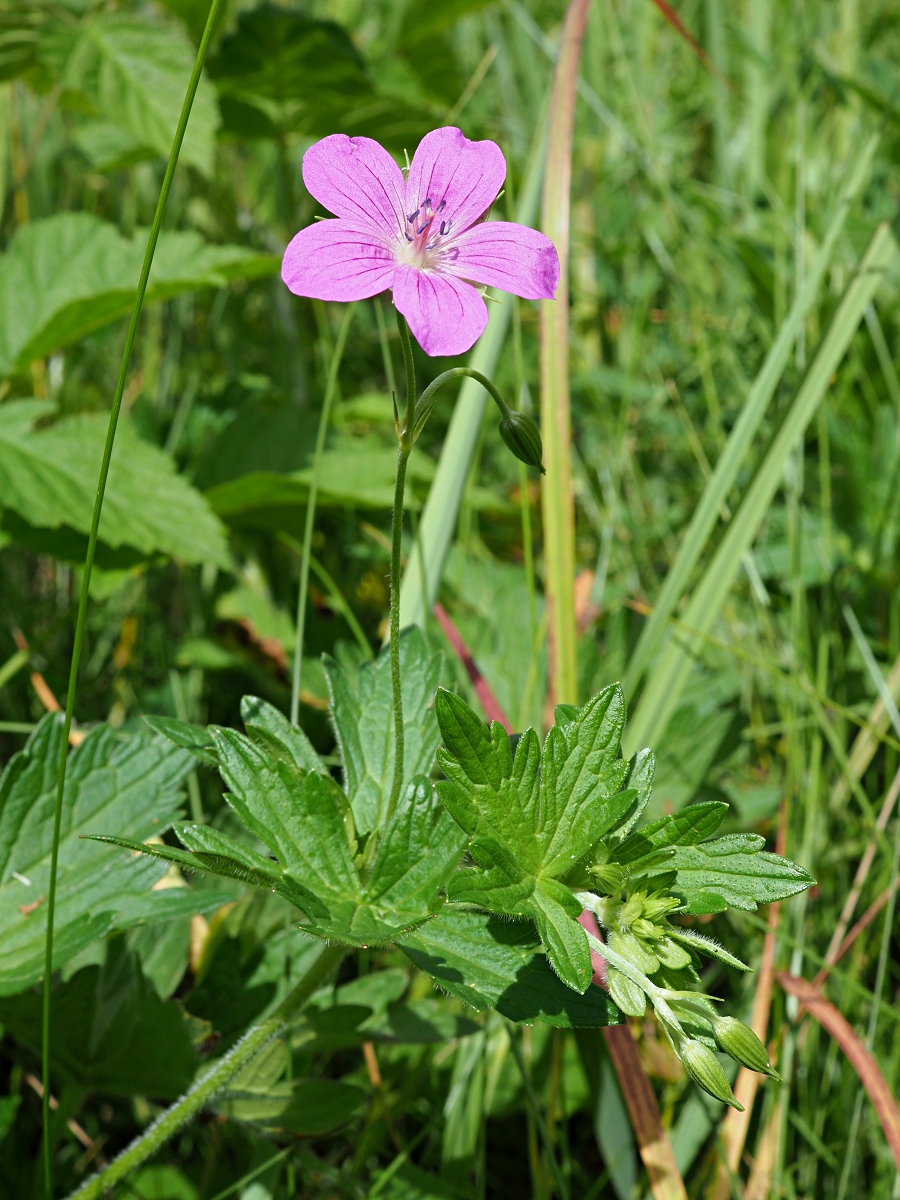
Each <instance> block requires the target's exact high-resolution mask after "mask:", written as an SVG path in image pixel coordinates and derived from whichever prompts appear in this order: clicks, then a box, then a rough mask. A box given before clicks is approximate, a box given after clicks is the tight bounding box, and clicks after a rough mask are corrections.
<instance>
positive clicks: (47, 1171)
mask: <svg viewBox="0 0 900 1200" xmlns="http://www.w3.org/2000/svg"><path fill="white" fill-rule="evenodd" d="M221 3H222V0H211V3H210V6H209V13H208V14H207V18H206V27H205V29H204V30H203V37H202V38H201V39H200V45H199V47H198V49H197V57H196V59H195V60H194V69H193V71H192V72H191V78H190V80H189V82H188V86H187V92H186V93H185V97H184V104H183V105H182V107H181V116H180V117H179V118H178V127H177V129H176V130H175V138H174V140H173V142H172V149H171V151H170V152H169V161H168V163H167V164H166V172H165V175H164V176H163V182H162V188H161V189H160V193H159V200H158V201H157V204H156V212H155V213H154V215H153V224H152V225H151V227H150V237H149V238H148V239H147V249H146V251H145V252H144V262H143V266H142V267H141V275H140V279H139V281H138V287H137V295H136V296H135V300H134V308H133V309H132V312H131V321H130V322H129V325H128V334H127V336H126V338H125V348H124V350H123V352H122V363H121V366H120V367H119V378H118V380H117V382H116V391H115V395H114V397H113V404H112V410H111V412H110V414H109V426H108V428H107V431H106V444H105V446H104V447H103V459H102V461H101V464H100V477H99V479H98V481H97V494H96V497H95V499H94V511H93V514H92V516H91V529H90V534H89V537H88V547H87V555H86V556H85V560H84V573H83V575H82V577H81V595H80V597H79V600H78V616H77V619H76V622H75V640H74V643H73V646H72V661H71V664H70V666H69V686H68V690H67V692H66V711H65V716H64V718H63V738H62V745H61V748H60V753H59V770H58V772H57V780H56V806H55V809H54V813H53V843H52V846H51V850H50V882H49V887H48V891H47V935H46V943H45V953H44V1000H43V1016H42V1057H43V1064H42V1075H43V1084H44V1096H43V1101H42V1106H43V1133H44V1137H43V1157H44V1186H45V1189H46V1193H47V1197H48V1200H49V1198H50V1197H52V1195H53V1156H52V1145H51V1132H50V1005H51V990H50V985H51V975H52V973H53V921H54V917H55V915H56V882H57V873H58V869H59V836H60V826H61V823H62V807H63V796H64V794H65V787H66V764H67V762H68V748H69V733H70V731H71V728H72V713H73V711H74V708H75V689H76V685H77V682H78V667H79V664H80V662H81V649H82V646H83V644H84V626H85V620H86V618H87V602H88V594H89V590H90V584H91V572H92V570H93V566H94V554H95V552H96V549H97V535H98V533H99V530H100V514H101V512H102V510H103V498H104V495H105V494H106V480H107V477H108V475H109V464H110V460H111V458H112V452H113V443H114V442H115V438H116V427H117V425H118V422H119V413H120V411H121V409H122V396H123V394H124V392H125V381H126V378H127V376H128V366H129V363H130V362H131V353H132V350H133V349H134V340H135V337H136V335H137V327H138V321H139V319H140V315H141V309H142V308H143V304H144V296H145V294H146V291H147V281H148V280H149V278H150V267H151V266H152V264H153V256H154V254H155V253H156V244H157V242H158V241H159V233H160V229H161V227H162V220H163V215H164V213H165V211H166V205H167V203H168V200H169V192H170V191H171V189H172V180H173V178H174V176H175V167H176V164H177V163H178V156H179V154H180V152H181V143H182V142H183V141H184V132H185V130H186V129H187V123H188V118H189V117H190V115H191V108H192V107H193V104H194V97H195V96H196V94H197V86H198V84H199V83H200V74H201V72H202V70H203V62H204V60H205V58H206V51H207V48H208V47H209V39H210V37H211V36H212V31H213V26H214V25H215V21H216V17H217V15H218V12H219V8H220V7H221Z"/></svg>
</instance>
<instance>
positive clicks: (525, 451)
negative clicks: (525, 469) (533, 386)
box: [500, 409, 544, 475]
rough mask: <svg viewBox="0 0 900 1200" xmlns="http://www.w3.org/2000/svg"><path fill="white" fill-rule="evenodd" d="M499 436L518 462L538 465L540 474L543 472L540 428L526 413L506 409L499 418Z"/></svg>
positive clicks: (542, 448)
mask: <svg viewBox="0 0 900 1200" xmlns="http://www.w3.org/2000/svg"><path fill="white" fill-rule="evenodd" d="M500 436H501V437H502V438H503V440H504V442H505V443H506V445H507V447H508V448H509V449H510V450H511V451H512V452H513V454H514V455H515V456H516V458H517V459H518V460H519V462H523V463H527V464H528V466H529V467H540V470H541V474H542V475H543V474H544V467H543V464H542V463H541V458H542V457H543V453H544V447H543V445H542V444H541V434H540V430H539V429H538V427H537V425H536V424H535V422H534V421H533V420H532V418H531V417H529V416H528V414H527V413H523V412H513V411H512V410H511V409H508V410H507V411H506V412H505V413H504V414H503V416H502V417H501V419H500Z"/></svg>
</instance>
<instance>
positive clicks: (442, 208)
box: [437, 200, 447, 212]
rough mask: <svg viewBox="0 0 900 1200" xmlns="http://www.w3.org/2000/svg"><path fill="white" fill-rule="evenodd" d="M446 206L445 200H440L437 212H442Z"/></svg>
mask: <svg viewBox="0 0 900 1200" xmlns="http://www.w3.org/2000/svg"><path fill="white" fill-rule="evenodd" d="M446 207H447V201H446V200H442V201H441V202H440V204H439V205H438V206H437V211H438V212H443V211H444V209H445V208H446Z"/></svg>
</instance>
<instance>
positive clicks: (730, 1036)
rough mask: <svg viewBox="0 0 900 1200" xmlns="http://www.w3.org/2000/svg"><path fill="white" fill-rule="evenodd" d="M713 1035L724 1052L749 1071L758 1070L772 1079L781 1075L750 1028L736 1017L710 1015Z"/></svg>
mask: <svg viewBox="0 0 900 1200" xmlns="http://www.w3.org/2000/svg"><path fill="white" fill-rule="evenodd" d="M710 1023H711V1024H712V1027H713V1036H714V1037H715V1039H716V1041H717V1042H718V1043H719V1045H720V1046H721V1047H722V1049H723V1050H724V1051H725V1053H726V1054H729V1055H731V1057H732V1058H733V1059H734V1060H735V1062H739V1063H740V1064H741V1066H743V1067H749V1068H750V1070H751V1071H760V1072H761V1073H762V1074H763V1075H770V1076H771V1077H772V1078H773V1079H780V1078H781V1076H780V1075H779V1074H778V1072H777V1071H776V1070H775V1068H774V1067H773V1066H772V1064H771V1063H770V1062H769V1056H768V1054H767V1053H766V1048H765V1046H764V1045H763V1044H762V1042H761V1041H760V1040H759V1038H758V1037H757V1036H756V1034H755V1033H754V1032H753V1030H752V1029H751V1028H750V1026H749V1025H745V1024H744V1022H743V1021H739V1020H738V1019H737V1018H736V1017H719V1016H716V1017H710Z"/></svg>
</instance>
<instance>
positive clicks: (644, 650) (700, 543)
mask: <svg viewBox="0 0 900 1200" xmlns="http://www.w3.org/2000/svg"><path fill="white" fill-rule="evenodd" d="M877 144H878V138H877V137H873V138H870V140H869V141H868V142H867V143H866V145H865V146H864V147H863V150H862V152H861V153H860V155H859V158H858V159H857V161H856V164H855V166H854V168H853V172H852V174H851V176H850V179H849V181H848V183H847V186H846V188H845V190H844V193H843V195H842V197H841V200H840V202H839V204H838V206H837V209H836V210H835V213H834V215H833V216H832V218H831V222H830V224H829V227H828V232H827V233H826V235H825V239H824V241H823V242H822V245H821V247H820V249H819V253H818V254H817V255H816V259H815V261H814V262H813V264H812V266H811V268H810V271H809V274H808V276H807V278H806V282H805V284H804V286H803V289H802V290H801V292H800V293H799V294H798V296H797V298H796V300H795V301H794V304H793V306H792V308H791V310H790V312H789V313H788V315H787V317H786V318H785V320H784V322H783V324H782V326H781V328H780V329H779V331H778V336H777V337H776V339H775V341H774V342H773V343H772V347H771V349H770V350H769V353H768V354H767V355H766V360H765V362H764V363H763V366H762V369H761V370H760V372H759V375H757V377H756V380H755V381H754V383H753V386H752V387H751V388H750V391H749V393H748V395H747V399H746V401H745V403H744V406H743V408H742V409H741V414H740V416H739V417H738V419H737V422H736V424H735V426H734V429H733V430H732V431H731V434H730V436H729V438H728V441H727V442H726V444H725V448H724V449H723V451H722V454H721V456H720V457H719V461H718V462H717V463H716V469H715V471H714V472H713V474H712V478H711V479H710V480H709V483H708V484H707V485H706V488H705V489H704V491H703V494H702V496H701V498H700V503H699V504H698V505H697V508H696V510H695V511H694V515H693V517H692V518H691V523H690V525H689V526H688V529H687V532H686V533H685V535H684V540H683V541H682V543H681V546H680V548H679V550H678V554H677V556H676V558H675V561H674V562H673V563H672V566H671V568H670V569H669V572H668V574H667V575H666V581H665V583H664V584H663V588H662V591H661V592H660V594H659V597H658V599H657V601H656V604H655V606H654V610H653V613H652V615H651V616H650V618H649V619H648V621H647V623H646V625H645V626H644V628H643V630H642V631H641V636H640V638H639V640H638V644H637V646H636V647H635V649H634V653H633V654H632V656H631V659H630V661H629V664H628V671H627V674H626V676H625V679H624V681H623V687H624V688H625V694H626V695H631V694H632V693H633V692H634V690H635V688H636V687H637V685H638V683H639V682H640V679H641V676H642V675H643V673H644V671H645V670H646V668H647V664H648V663H649V661H650V659H651V658H652V657H653V655H654V654H655V653H656V651H657V650H658V649H659V647H660V644H661V643H662V640H663V638H664V636H665V632H666V625H667V622H668V619H669V617H670V616H671V615H672V613H673V612H674V611H675V608H676V606H677V604H678V601H679V600H680V599H681V597H682V595H683V593H684V589H685V587H686V585H687V581H688V579H689V577H690V574H691V572H692V571H693V569H694V567H695V566H696V564H697V561H698V560H699V558H700V556H701V554H702V553H703V549H704V547H705V546H706V544H707V542H708V540H709V536H710V533H711V532H712V530H713V528H714V526H715V524H716V521H717V520H718V518H719V513H720V512H721V510H722V505H723V504H724V503H725V502H726V500H727V498H728V494H729V492H730V491H731V489H732V487H733V486H734V482H735V480H736V479H737V475H738V472H739V471H740V469H741V465H742V463H743V462H744V459H745V458H746V456H747V453H748V451H749V450H750V447H751V444H752V442H753V438H754V437H755V436H756V432H757V430H758V429H759V426H760V422H761V421H762V419H763V417H764V416H765V414H766V410H767V408H768V407H769V402H770V401H771V399H772V396H773V394H774V392H775V388H776V387H777V386H778V381H779V380H780V379H781V376H782V374H783V372H784V368H785V367H786V365H787V362H788V358H789V357H790V353H791V347H792V346H793V345H794V342H795V341H796V340H797V336H798V334H799V332H800V330H801V329H802V328H803V324H804V321H805V320H806V316H807V314H808V313H809V310H810V308H811V307H812V305H813V303H814V302H815V300H816V297H817V296H818V293H819V288H820V287H821V284H822V279H823V278H824V275H825V272H826V270H827V269H828V264H829V263H830V261H831V255H832V252H833V250H834V246H835V242H836V241H837V239H838V237H839V235H840V233H841V230H842V229H843V228H844V223H845V221H846V219H847V214H848V213H849V211H850V208H851V206H852V204H853V201H854V200H855V199H856V197H857V196H858V194H859V192H860V189H861V188H862V185H863V182H864V181H865V179H866V178H867V177H868V173H869V168H870V166H871V163H872V157H873V155H874V153H875V148H876V146H877Z"/></svg>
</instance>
